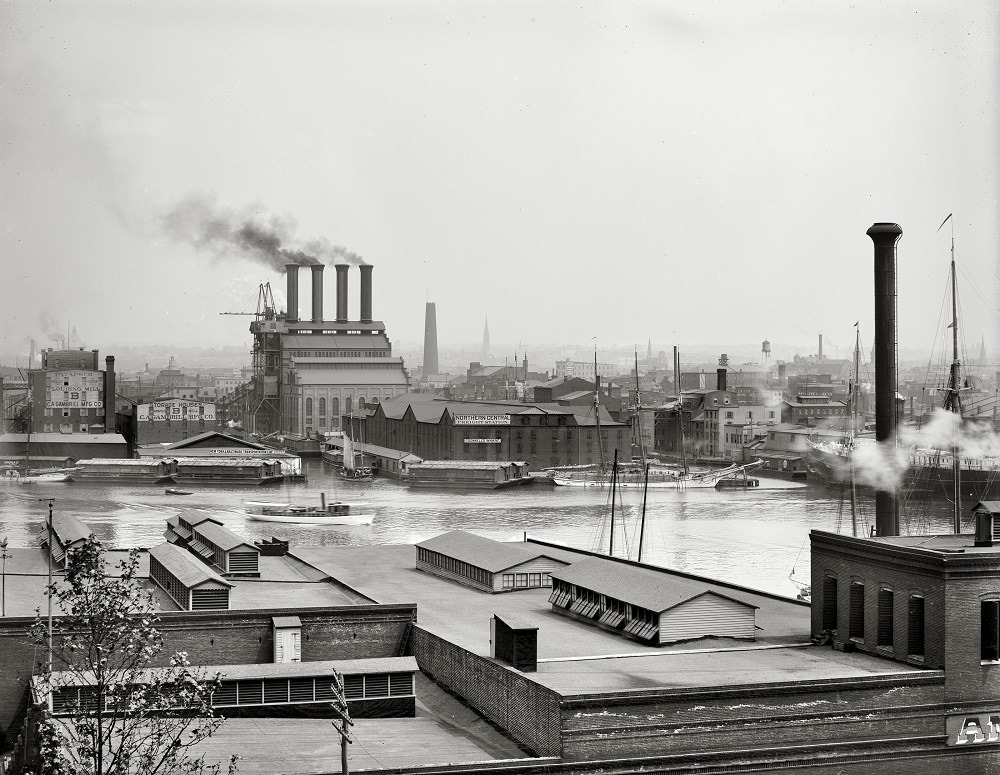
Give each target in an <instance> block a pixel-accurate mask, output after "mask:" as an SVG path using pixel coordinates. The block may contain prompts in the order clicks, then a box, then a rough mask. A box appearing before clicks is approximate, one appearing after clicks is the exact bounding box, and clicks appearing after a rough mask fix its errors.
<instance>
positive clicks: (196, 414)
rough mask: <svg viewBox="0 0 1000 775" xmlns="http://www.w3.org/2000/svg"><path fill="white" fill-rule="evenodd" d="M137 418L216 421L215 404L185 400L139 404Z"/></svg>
mask: <svg viewBox="0 0 1000 775" xmlns="http://www.w3.org/2000/svg"><path fill="white" fill-rule="evenodd" d="M136 419H138V420H139V421H143V420H145V421H147V422H148V421H150V420H153V421H156V420H177V421H181V420H188V421H193V420H211V421H212V422H214V421H215V404H203V403H201V402H199V401H184V400H175V401H157V402H155V403H152V404H139V406H138V408H137V409H136Z"/></svg>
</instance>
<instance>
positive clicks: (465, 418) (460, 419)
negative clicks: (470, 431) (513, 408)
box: [452, 414, 510, 425]
mask: <svg viewBox="0 0 1000 775" xmlns="http://www.w3.org/2000/svg"><path fill="white" fill-rule="evenodd" d="M452 422H453V423H454V424H455V425H510V415H509V414H456V415H454V416H453V417H452Z"/></svg>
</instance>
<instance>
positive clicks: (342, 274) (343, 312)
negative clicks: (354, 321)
mask: <svg viewBox="0 0 1000 775" xmlns="http://www.w3.org/2000/svg"><path fill="white" fill-rule="evenodd" d="M333 268H334V269H336V270H337V322H338V323H344V322H346V321H347V270H348V269H350V265H349V264H337V265H335V266H334V267H333Z"/></svg>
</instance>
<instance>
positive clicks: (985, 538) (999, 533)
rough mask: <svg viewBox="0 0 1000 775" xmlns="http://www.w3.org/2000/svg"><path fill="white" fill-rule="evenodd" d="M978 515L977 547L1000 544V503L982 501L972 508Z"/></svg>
mask: <svg viewBox="0 0 1000 775" xmlns="http://www.w3.org/2000/svg"><path fill="white" fill-rule="evenodd" d="M972 513H973V514H975V515H976V544H975V545H976V546H993V545H994V544H996V543H997V542H1000V519H998V517H1000V501H980V502H979V503H977V504H976V505H975V506H973V507H972Z"/></svg>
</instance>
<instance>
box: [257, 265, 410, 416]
mask: <svg viewBox="0 0 1000 775" xmlns="http://www.w3.org/2000/svg"><path fill="white" fill-rule="evenodd" d="M299 268H300V267H299V265H298V264H289V265H288V266H287V267H286V280H287V298H288V304H287V306H288V309H287V311H286V312H285V314H284V315H282V314H280V313H278V312H277V310H276V308H275V306H274V302H273V300H271V299H268V300H267V301H266V303H265V304H263V305H262V307H261V311H260V313H259V314H258V315H257V317H256V319H255V320H254V322H253V323H251V325H250V331H251V333H252V334H253V337H254V345H253V347H254V351H253V357H254V376H253V380H252V382H251V386H250V390H249V391H248V394H247V395H246V396H244V397H241V399H242V400H240V401H239V405H240V406H241V407H242V415H243V416H241V417H240V419H241V421H242V423H243V428H244V430H245V431H247V432H249V433H252V434H253V433H256V434H258V435H261V436H263V435H267V434H269V433H274V432H280V433H284V434H289V435H301V436H317V435H321V434H326V433H329V432H332V431H337V430H339V429H340V418H341V416H342V415H346V414H350V413H351V412H352V411H354V410H355V409H363V408H366V407H369V406H372V405H376V404H378V403H380V402H381V401H384V400H386V399H388V398H392V397H394V396H398V395H400V394H402V393H406V392H408V391H409V389H410V376H409V374H408V373H407V371H406V369H405V367H404V366H403V360H402V358H398V357H393V355H392V344H391V343H390V342H389V338H388V336H387V335H386V332H385V324H384V323H383V322H382V321H379V320H373V319H372V267H371V266H370V265H368V264H364V265H361V266H360V267H358V270H359V273H360V286H361V295H360V311H359V315H358V316H357V317H356V318H355V319H351V315H350V311H349V309H348V274H349V270H350V269H351V267H350V266H349V265H347V264H337V265H336V266H335V269H336V271H337V296H336V317H335V318H334V319H333V320H328V319H326V318H325V313H324V307H323V270H324V268H325V267H324V266H323V265H322V264H311V265H309V269H310V275H311V283H312V286H311V287H312V316H311V318H309V319H306V320H302V319H300V318H299Z"/></svg>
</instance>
